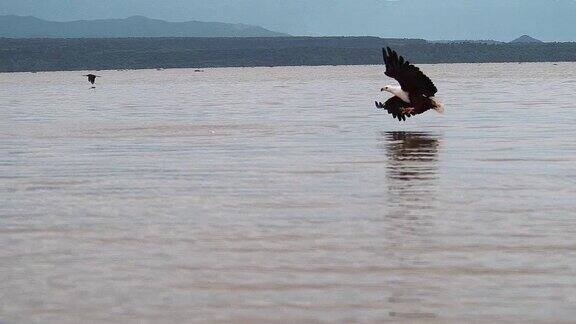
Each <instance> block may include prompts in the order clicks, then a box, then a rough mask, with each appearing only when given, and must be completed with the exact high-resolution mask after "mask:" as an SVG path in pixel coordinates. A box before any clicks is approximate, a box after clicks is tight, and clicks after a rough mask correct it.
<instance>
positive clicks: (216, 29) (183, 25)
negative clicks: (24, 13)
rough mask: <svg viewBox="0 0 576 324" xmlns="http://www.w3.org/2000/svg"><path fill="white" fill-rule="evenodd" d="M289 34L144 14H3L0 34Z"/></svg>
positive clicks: (60, 35) (254, 27)
mask: <svg viewBox="0 0 576 324" xmlns="http://www.w3.org/2000/svg"><path fill="white" fill-rule="evenodd" d="M275 36H287V35H286V34H281V33H276V32H273V31H270V30H267V29H264V28H262V27H258V26H250V25H243V24H226V23H218V22H201V21H189V22H167V21H163V20H157V19H150V18H146V17H143V16H133V17H130V18H126V19H101V20H78V21H70V22H52V21H46V20H42V19H38V18H35V17H31V16H28V17H20V16H14V15H9V16H0V37H7V38H113V37H275Z"/></svg>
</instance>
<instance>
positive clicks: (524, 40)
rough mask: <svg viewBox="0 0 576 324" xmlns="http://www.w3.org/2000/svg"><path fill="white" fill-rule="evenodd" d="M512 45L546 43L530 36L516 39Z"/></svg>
mask: <svg viewBox="0 0 576 324" xmlns="http://www.w3.org/2000/svg"><path fill="white" fill-rule="evenodd" d="M510 43H515V44H526V43H535V44H537V43H544V42H543V41H541V40H539V39H536V38H534V37H530V36H528V35H522V36H520V37H518V38H516V39H515V40H513V41H511V42H510Z"/></svg>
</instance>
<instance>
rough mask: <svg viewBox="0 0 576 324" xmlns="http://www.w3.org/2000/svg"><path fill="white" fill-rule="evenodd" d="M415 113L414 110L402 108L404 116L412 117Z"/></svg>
mask: <svg viewBox="0 0 576 324" xmlns="http://www.w3.org/2000/svg"><path fill="white" fill-rule="evenodd" d="M413 112H414V108H412V107H410V108H402V113H403V114H404V115H410V114H412V113H413Z"/></svg>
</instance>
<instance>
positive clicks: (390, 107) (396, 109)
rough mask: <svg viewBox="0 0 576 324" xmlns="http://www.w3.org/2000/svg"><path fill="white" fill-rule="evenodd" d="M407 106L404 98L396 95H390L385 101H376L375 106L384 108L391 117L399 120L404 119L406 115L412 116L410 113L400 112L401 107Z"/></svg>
mask: <svg viewBox="0 0 576 324" xmlns="http://www.w3.org/2000/svg"><path fill="white" fill-rule="evenodd" d="M409 106H410V104H408V103H406V102H404V100H402V99H400V98H398V97H392V98H390V99H388V100H387V101H386V102H385V103H381V102H378V101H376V108H380V109H386V111H388V113H389V114H390V115H392V117H394V118H398V120H399V121H403V120H406V118H407V117H410V116H412V115H411V114H404V113H402V108H407V107H409Z"/></svg>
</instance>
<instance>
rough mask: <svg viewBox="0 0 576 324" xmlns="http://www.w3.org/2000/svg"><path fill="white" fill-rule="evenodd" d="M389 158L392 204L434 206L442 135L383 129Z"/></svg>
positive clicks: (384, 144) (383, 137)
mask: <svg viewBox="0 0 576 324" xmlns="http://www.w3.org/2000/svg"><path fill="white" fill-rule="evenodd" d="M381 135H382V141H383V143H382V144H381V146H380V147H381V148H382V149H383V150H384V151H385V153H386V156H387V157H388V167H387V171H386V172H387V174H386V178H387V183H388V197H389V199H390V200H389V203H390V204H392V205H399V206H413V207H418V208H427V207H428V208H430V207H432V203H433V201H434V196H435V194H436V191H437V186H438V169H439V151H440V147H441V137H440V135H438V134H433V133H425V132H382V133H381Z"/></svg>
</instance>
